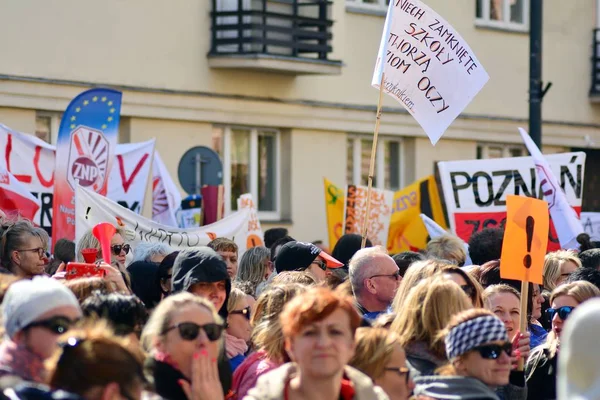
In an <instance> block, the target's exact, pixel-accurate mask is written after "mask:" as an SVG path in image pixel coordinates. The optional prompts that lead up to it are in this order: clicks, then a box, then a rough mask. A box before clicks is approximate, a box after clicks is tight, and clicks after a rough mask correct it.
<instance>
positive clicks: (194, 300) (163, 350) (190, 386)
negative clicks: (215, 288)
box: [142, 292, 224, 400]
mask: <svg viewBox="0 0 600 400" xmlns="http://www.w3.org/2000/svg"><path fill="white" fill-rule="evenodd" d="M223 330H224V325H223V320H222V319H221V317H220V316H219V314H218V313H217V312H216V310H215V308H214V306H213V304H212V303H211V302H210V301H208V300H207V299H205V298H202V297H199V296H194V295H193V294H191V293H185V292H184V293H178V294H175V295H172V296H169V297H167V298H166V299H165V300H163V301H162V302H161V303H160V304H159V305H158V306H157V307H156V308H155V309H154V313H153V314H152V316H151V317H150V320H149V321H148V323H147V324H146V326H145V328H144V331H143V333H142V345H143V347H144V349H145V350H146V352H148V353H149V354H150V358H149V359H148V361H147V363H146V369H147V374H146V375H147V377H148V380H149V381H150V382H151V383H152V385H153V387H154V391H155V392H156V393H157V394H158V395H160V396H162V397H163V398H165V399H170V400H179V399H180V400H188V399H195V398H198V397H195V395H196V391H198V390H200V391H203V392H204V395H206V396H212V397H206V398H211V399H212V398H219V399H222V398H223V397H224V395H223V393H224V390H223V387H222V384H221V382H220V379H219V371H218V367H217V357H218V354H219V342H220V341H221V340H222V339H221V338H222V333H223ZM200 398H204V397H200Z"/></svg>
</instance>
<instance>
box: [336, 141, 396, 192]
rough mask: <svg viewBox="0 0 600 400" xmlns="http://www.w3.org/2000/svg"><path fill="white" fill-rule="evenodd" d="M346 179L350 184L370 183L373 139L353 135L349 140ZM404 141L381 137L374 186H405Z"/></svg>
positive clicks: (392, 188) (385, 187)
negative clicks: (403, 165) (403, 168)
mask: <svg viewBox="0 0 600 400" xmlns="http://www.w3.org/2000/svg"><path fill="white" fill-rule="evenodd" d="M347 146H348V147H347V164H346V165H347V169H346V181H347V182H348V184H354V185H364V186H366V185H367V184H368V179H369V164H370V162H371V147H372V146H373V139H372V138H369V137H361V136H351V137H349V138H348V142H347ZM401 161H402V141H401V140H400V139H393V138H385V137H383V138H382V137H380V138H379V140H378V143H377V156H376V158H375V176H374V178H373V187H376V188H378V189H388V190H398V189H401V188H402V187H403V186H404V182H403V179H402V167H401V165H402V164H401Z"/></svg>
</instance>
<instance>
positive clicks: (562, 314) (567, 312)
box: [546, 306, 575, 322]
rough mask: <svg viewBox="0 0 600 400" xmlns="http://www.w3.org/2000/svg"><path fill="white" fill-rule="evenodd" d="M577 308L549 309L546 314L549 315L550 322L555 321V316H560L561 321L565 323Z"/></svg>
mask: <svg viewBox="0 0 600 400" xmlns="http://www.w3.org/2000/svg"><path fill="white" fill-rule="evenodd" d="M574 309H575V307H570V306H563V307H559V308H549V309H547V310H546V314H547V315H548V319H549V320H550V322H552V320H553V319H554V316H555V315H556V314H558V316H559V317H560V319H562V320H563V321H564V320H566V319H567V317H568V316H569V315H570V314H571V313H572V312H573V310H574Z"/></svg>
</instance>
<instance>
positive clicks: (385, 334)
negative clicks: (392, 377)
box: [348, 328, 399, 380]
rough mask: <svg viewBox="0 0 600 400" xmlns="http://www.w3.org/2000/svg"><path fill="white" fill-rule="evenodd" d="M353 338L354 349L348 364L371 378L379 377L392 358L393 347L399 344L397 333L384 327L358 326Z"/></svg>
mask: <svg viewBox="0 0 600 400" xmlns="http://www.w3.org/2000/svg"><path fill="white" fill-rule="evenodd" d="M354 340H355V343H356V350H355V352H354V357H352V359H351V360H350V362H349V363H348V365H350V366H351V367H354V368H356V369H358V370H360V371H362V372H363V373H365V374H366V375H368V376H369V377H370V378H371V379H372V380H375V379H378V378H381V377H382V376H383V374H384V373H385V367H386V365H387V364H388V362H389V361H390V359H391V358H392V353H393V351H394V347H395V346H397V345H399V342H398V335H396V334H395V333H393V332H390V331H388V330H387V329H385V328H358V329H357V330H356V334H355V336H354Z"/></svg>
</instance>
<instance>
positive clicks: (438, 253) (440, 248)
mask: <svg viewBox="0 0 600 400" xmlns="http://www.w3.org/2000/svg"><path fill="white" fill-rule="evenodd" d="M427 255H428V256H429V257H433V258H439V259H440V260H448V261H454V262H456V263H457V264H458V265H460V266H462V265H463V264H464V263H465V260H466V259H467V251H466V250H465V244H464V242H463V241H462V240H460V239H459V238H458V237H456V236H453V235H442V236H439V237H436V238H434V239H431V240H430V241H429V243H427Z"/></svg>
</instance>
